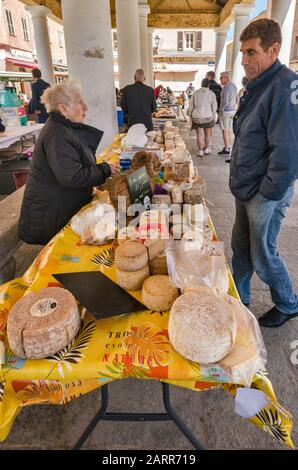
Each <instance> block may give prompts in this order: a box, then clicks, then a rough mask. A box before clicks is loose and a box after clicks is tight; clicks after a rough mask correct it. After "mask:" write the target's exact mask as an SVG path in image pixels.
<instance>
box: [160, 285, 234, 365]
mask: <svg viewBox="0 0 298 470" xmlns="http://www.w3.org/2000/svg"><path fill="white" fill-rule="evenodd" d="M235 337H236V320H235V317H234V313H233V310H232V308H231V306H230V305H229V304H228V302H226V301H225V300H223V299H221V298H220V297H218V296H217V295H215V294H214V293H213V292H212V290H211V289H207V288H205V289H198V290H194V291H189V292H186V293H185V294H183V295H181V296H180V297H179V298H178V299H177V300H176V301H175V303H174V305H173V306H172V309H171V313H170V318H169V338H170V341H171V343H172V345H173V347H174V348H175V349H176V351H178V352H179V353H180V354H181V356H184V357H186V358H187V359H190V360H191V361H195V362H200V363H201V364H211V363H214V362H218V361H220V360H221V359H222V358H223V357H225V356H226V355H227V354H229V352H230V351H231V350H232V349H233V347H234V344H235Z"/></svg>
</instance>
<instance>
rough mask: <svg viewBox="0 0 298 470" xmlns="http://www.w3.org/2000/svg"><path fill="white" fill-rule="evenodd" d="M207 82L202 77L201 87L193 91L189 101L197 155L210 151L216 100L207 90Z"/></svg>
mask: <svg viewBox="0 0 298 470" xmlns="http://www.w3.org/2000/svg"><path fill="white" fill-rule="evenodd" d="M209 84H210V82H209V80H208V79H207V78H204V79H203V80H202V88H200V89H199V90H196V91H195V92H194V94H193V96H192V98H191V100H190V103H189V116H190V121H191V128H192V129H195V130H196V133H197V143H198V148H199V151H198V154H197V156H198V157H203V156H204V154H205V155H209V154H210V153H211V149H210V139H211V131H212V128H213V127H214V124H215V121H216V111H217V101H216V96H215V94H214V93H213V91H211V90H209ZM204 149H205V150H204Z"/></svg>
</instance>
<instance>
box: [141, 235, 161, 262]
mask: <svg viewBox="0 0 298 470" xmlns="http://www.w3.org/2000/svg"><path fill="white" fill-rule="evenodd" d="M144 245H145V247H146V248H147V250H148V258H149V261H151V260H153V259H154V258H156V256H159V255H161V254H162V253H163V252H164V250H165V249H166V247H167V244H166V240H163V239H160V240H145V242H144Z"/></svg>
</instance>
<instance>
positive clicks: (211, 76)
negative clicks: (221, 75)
mask: <svg viewBox="0 0 298 470" xmlns="http://www.w3.org/2000/svg"><path fill="white" fill-rule="evenodd" d="M208 77H210V78H209V80H214V79H215V72H213V70H210V72H207V74H206V78H208Z"/></svg>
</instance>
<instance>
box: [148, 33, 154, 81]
mask: <svg viewBox="0 0 298 470" xmlns="http://www.w3.org/2000/svg"><path fill="white" fill-rule="evenodd" d="M153 33H154V28H148V69H149V79H148V82H147V85H150V86H152V88H154V71H153V43H152V41H153Z"/></svg>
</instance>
